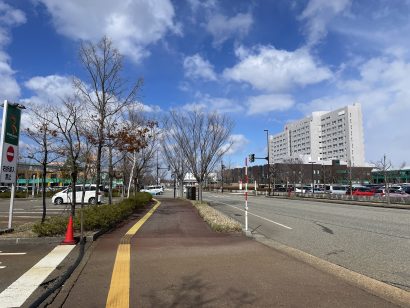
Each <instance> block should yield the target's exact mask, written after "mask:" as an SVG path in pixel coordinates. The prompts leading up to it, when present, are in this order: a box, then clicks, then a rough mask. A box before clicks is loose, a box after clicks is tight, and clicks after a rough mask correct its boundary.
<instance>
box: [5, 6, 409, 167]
mask: <svg viewBox="0 0 410 308" xmlns="http://www.w3.org/2000/svg"><path fill="white" fill-rule="evenodd" d="M409 17H410V1H408V0H394V1H388V0H378V1H376V0H375V1H365V0H363V1H349V0H332V1H327V0H310V1H302V0H300V1H290V0H278V1H268V0H260V1H256V0H255V1H251V0H246V1H245V0H230V1H229V0H225V1H217V0H209V1H199V0H178V1H176V0H175V1H169V0H138V1H137V0H136V1H111V0H88V1H81V0H71V1H59V0H32V1H29V0H25V1H23V0H15V1H0V96H1V99H8V100H21V101H23V102H25V104H26V105H27V106H28V107H29V105H30V102H31V101H32V102H34V101H36V102H50V103H55V104H58V98H57V97H59V96H62V95H64V94H69V93H70V92H71V91H72V90H71V82H70V80H71V76H74V75H75V76H78V77H80V78H82V77H85V76H84V71H83V70H82V69H81V67H80V64H79V61H78V56H77V55H78V46H79V43H80V42H81V40H91V41H94V42H96V41H98V40H99V39H101V37H102V36H103V35H108V36H109V37H110V38H111V39H112V40H113V42H114V44H115V46H116V47H117V48H118V49H119V50H120V52H121V53H122V54H123V55H124V56H125V70H124V75H125V76H126V77H127V78H128V79H137V78H138V77H143V78H144V87H143V90H142V92H141V102H142V103H143V104H144V106H145V111H146V112H148V113H150V116H152V117H161V116H162V115H163V114H164V113H166V112H167V111H168V110H169V109H170V108H183V109H189V108H198V107H199V108H206V109H207V110H218V111H220V112H223V113H226V114H227V115H228V116H229V117H231V118H232V119H233V120H234V121H235V123H236V125H235V129H234V131H233V135H232V139H233V140H234V141H235V142H234V146H233V147H232V149H231V151H230V153H229V155H228V156H227V157H226V158H225V160H226V161H227V162H228V164H229V162H230V164H229V165H231V166H236V165H238V164H241V163H242V162H243V159H244V157H245V156H247V155H248V154H249V153H255V154H256V155H257V156H265V153H266V135H265V132H264V129H269V132H271V133H273V134H275V133H278V132H281V131H282V129H283V126H284V124H285V123H286V122H288V121H292V120H295V119H299V118H303V117H304V116H306V115H308V114H309V113H310V112H311V111H318V110H332V109H335V108H339V107H343V106H345V105H348V104H353V103H355V102H359V103H361V105H362V111H363V124H364V132H365V135H364V138H365V151H366V160H367V161H368V162H371V161H376V160H379V159H380V158H381V157H382V156H383V154H384V153H386V154H387V156H388V157H390V158H391V160H392V162H393V163H394V164H395V165H396V166H398V165H400V164H401V163H402V162H407V165H409V164H410V155H409V153H410V138H409V133H408V132H409V128H408V124H407V121H408V120H409V113H410V74H409V72H410V52H409V50H410V48H409V47H410V46H409V45H410V40H409V39H408V36H409V33H410V31H409V30H410V18H409Z"/></svg>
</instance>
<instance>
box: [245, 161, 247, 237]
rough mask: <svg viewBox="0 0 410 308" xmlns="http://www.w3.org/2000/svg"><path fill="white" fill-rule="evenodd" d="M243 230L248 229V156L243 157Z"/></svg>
mask: <svg viewBox="0 0 410 308" xmlns="http://www.w3.org/2000/svg"><path fill="white" fill-rule="evenodd" d="M245 231H248V158H247V157H246V158H245Z"/></svg>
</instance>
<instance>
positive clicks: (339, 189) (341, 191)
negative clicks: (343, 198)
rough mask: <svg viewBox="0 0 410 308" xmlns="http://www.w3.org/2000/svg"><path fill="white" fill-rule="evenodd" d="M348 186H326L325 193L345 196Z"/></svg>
mask: <svg viewBox="0 0 410 308" xmlns="http://www.w3.org/2000/svg"><path fill="white" fill-rule="evenodd" d="M348 187H349V186H348V185H326V192H327V193H331V194H335V195H346V192H347V189H348Z"/></svg>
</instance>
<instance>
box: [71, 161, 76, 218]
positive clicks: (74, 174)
mask: <svg viewBox="0 0 410 308" xmlns="http://www.w3.org/2000/svg"><path fill="white" fill-rule="evenodd" d="M73 169H74V170H73V172H72V173H71V186H72V187H71V191H72V197H71V215H72V216H73V217H74V216H75V205H76V203H77V195H76V194H77V190H76V187H75V186H76V184H77V166H74V168H73Z"/></svg>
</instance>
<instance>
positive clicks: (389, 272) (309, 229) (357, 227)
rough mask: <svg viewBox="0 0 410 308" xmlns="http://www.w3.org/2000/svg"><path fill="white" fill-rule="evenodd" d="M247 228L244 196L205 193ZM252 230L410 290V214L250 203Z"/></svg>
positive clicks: (255, 200) (278, 201) (305, 203)
mask: <svg viewBox="0 0 410 308" xmlns="http://www.w3.org/2000/svg"><path fill="white" fill-rule="evenodd" d="M204 200H205V201H211V202H212V205H213V206H214V207H215V208H217V209H218V210H220V211H222V212H224V213H226V214H227V215H228V216H230V217H232V218H234V219H236V220H238V221H240V222H241V223H242V224H244V216H245V215H244V211H243V210H244V205H245V201H244V196H243V195H234V194H228V193H224V194H220V193H219V194H216V193H204ZM248 206H249V215H248V217H249V228H250V230H251V231H256V232H258V233H260V234H263V235H264V236H266V237H268V238H270V239H273V240H275V241H278V242H280V243H283V244H285V245H288V246H290V247H294V248H297V249H299V250H302V251H304V252H307V253H309V254H312V255H314V256H316V257H319V258H322V259H324V260H327V261H329V262H332V263H334V264H338V265H340V266H343V267H345V268H348V269H350V270H353V271H355V272H358V273H361V274H364V275H366V276H369V277H372V278H375V279H377V280H379V281H383V282H385V283H388V284H390V285H393V286H396V287H399V288H402V289H404V290H407V291H409V290H410V210H402V209H387V208H375V207H364V206H357V205H349V204H334V203H322V202H312V201H302V200H287V199H276V198H266V197H262V196H260V197H249V200H248Z"/></svg>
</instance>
